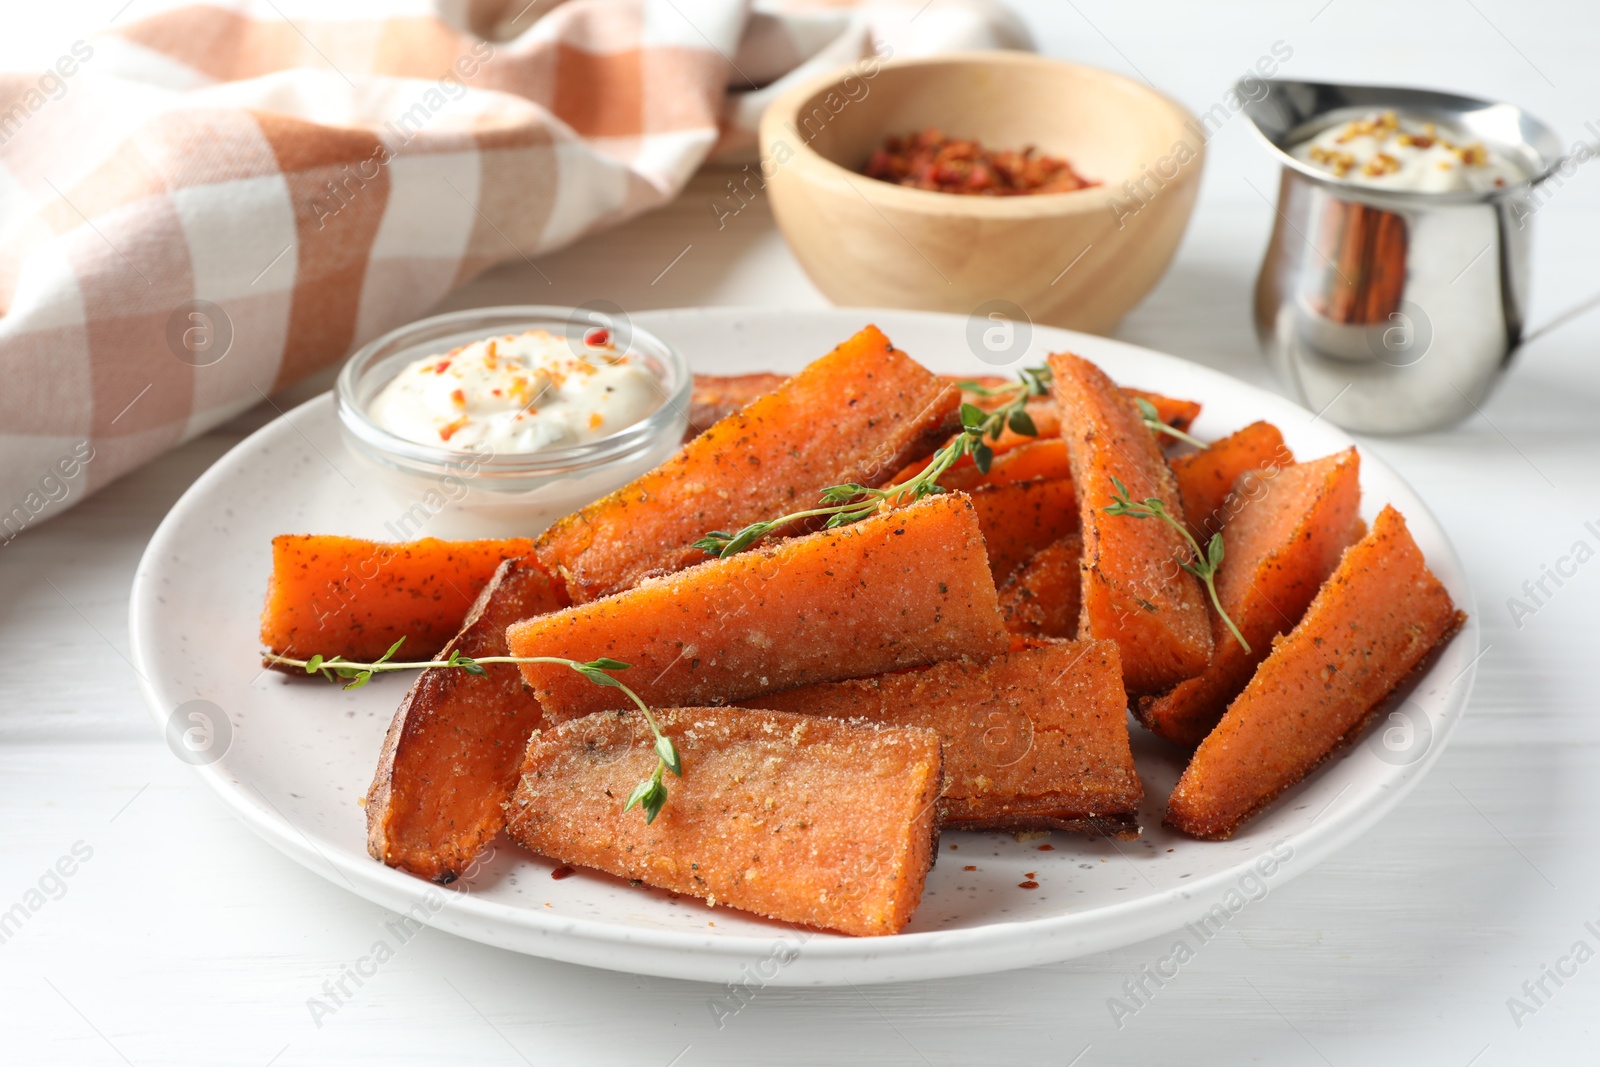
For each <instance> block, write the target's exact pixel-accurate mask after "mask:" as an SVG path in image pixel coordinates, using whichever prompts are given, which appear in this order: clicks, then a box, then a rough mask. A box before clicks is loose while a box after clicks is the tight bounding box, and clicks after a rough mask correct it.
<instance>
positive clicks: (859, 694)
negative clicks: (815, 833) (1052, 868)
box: [754, 641, 1144, 837]
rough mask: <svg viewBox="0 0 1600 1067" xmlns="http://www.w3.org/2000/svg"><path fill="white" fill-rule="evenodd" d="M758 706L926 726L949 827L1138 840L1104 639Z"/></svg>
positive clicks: (1123, 731)
mask: <svg viewBox="0 0 1600 1067" xmlns="http://www.w3.org/2000/svg"><path fill="white" fill-rule="evenodd" d="M754 703H755V705H756V706H758V707H763V708H774V709H776V710H779V711H794V712H800V713H803V714H807V715H827V716H831V717H833V718H836V719H849V720H855V719H866V720H867V721H869V722H874V723H879V724H881V725H886V726H920V727H925V728H927V729H930V730H933V731H934V732H936V733H937V734H938V735H939V740H940V741H941V742H942V743H943V745H944V773H945V784H944V791H943V795H942V799H941V803H942V804H943V806H944V819H943V824H944V825H945V826H948V827H952V828H960V829H973V830H977V829H1035V828H1047V829H1059V830H1082V831H1086V832H1091V833H1105V834H1112V835H1115V836H1118V837H1137V836H1138V823H1137V821H1136V817H1137V815H1138V812H1139V801H1140V800H1141V799H1143V796H1144V787H1143V785H1141V783H1140V781H1139V775H1138V772H1137V771H1135V770H1134V767H1133V753H1132V751H1131V750H1130V749H1129V746H1128V715H1127V709H1128V698H1127V695H1126V694H1125V693H1124V692H1123V689H1122V664H1121V662H1120V661H1119V660H1118V658H1117V646H1116V645H1114V644H1112V643H1111V642H1110V641H1082V642H1077V641H1052V642H1049V643H1047V644H1044V645H1043V646H1041V647H1037V648H1030V649H1027V650H1025V651H1021V652H1014V653H1010V654H1007V655H1003V656H996V657H995V658H994V659H991V660H989V661H987V662H984V663H976V662H973V661H971V660H947V661H946V662H944V663H935V664H934V665H933V666H931V667H920V668H918V669H916V670H911V671H901V672H899V673H896V674H883V675H879V676H877V677H875V678H857V679H854V680H852V681H847V682H828V683H824V684H822V685H808V686H804V687H802V688H800V689H791V690H789V691H787V692H783V693H774V694H772V695H771V696H765V697H759V698H757V699H756V701H755V702H754Z"/></svg>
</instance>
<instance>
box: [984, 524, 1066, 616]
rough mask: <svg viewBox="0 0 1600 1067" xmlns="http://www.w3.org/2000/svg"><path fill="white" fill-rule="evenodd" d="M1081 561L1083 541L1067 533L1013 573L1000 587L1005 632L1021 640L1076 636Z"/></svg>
mask: <svg viewBox="0 0 1600 1067" xmlns="http://www.w3.org/2000/svg"><path fill="white" fill-rule="evenodd" d="M1082 558H1083V538H1082V537H1081V536H1079V535H1078V534H1076V533H1070V534H1067V535H1066V536H1065V537H1063V538H1061V540H1059V541H1055V542H1053V543H1051V544H1048V545H1046V546H1045V547H1044V548H1041V549H1040V550H1039V551H1038V552H1036V553H1034V555H1033V557H1032V558H1031V559H1029V560H1028V561H1027V562H1025V563H1023V564H1022V566H1020V567H1018V568H1017V569H1016V570H1015V571H1013V572H1012V574H1011V577H1009V578H1007V579H1006V580H1005V584H1004V585H1002V586H1001V587H1000V611H1001V613H1002V614H1003V615H1004V616H1005V620H1006V629H1007V630H1009V631H1010V632H1011V633H1014V634H1019V635H1021V636H1024V637H1056V638H1071V637H1075V636H1077V633H1078V609H1079V606H1080V604H1079V597H1080V595H1081V593H1082V591H1083V590H1082V584H1083V578H1082V576H1081V575H1080V574H1079V573H1078V562H1079V561H1080V560H1081V559H1082Z"/></svg>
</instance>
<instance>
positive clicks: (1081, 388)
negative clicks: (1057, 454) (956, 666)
mask: <svg viewBox="0 0 1600 1067" xmlns="http://www.w3.org/2000/svg"><path fill="white" fill-rule="evenodd" d="M1050 366H1051V368H1052V370H1054V372H1055V385H1054V390H1055V398H1056V403H1057V404H1058V405H1059V406H1060V408H1061V417H1062V434H1063V436H1064V437H1065V439H1066V442H1067V453H1068V456H1069V458H1070V459H1071V461H1072V480H1073V483H1074V484H1075V485H1076V486H1077V490H1078V514H1079V516H1080V525H1081V528H1082V534H1083V563H1082V576H1083V593H1082V598H1083V606H1082V612H1081V615H1080V617H1079V621H1078V636H1079V637H1085V638H1106V639H1109V640H1112V641H1115V642H1116V643H1117V647H1118V649H1119V650H1120V651H1121V653H1122V679H1123V682H1124V684H1125V685H1126V686H1127V688H1128V692H1129V693H1132V694H1136V695H1138V694H1145V693H1158V692H1161V691H1163V690H1166V689H1169V688H1171V687H1172V686H1173V685H1176V684H1177V683H1178V682H1181V681H1183V679H1185V678H1189V677H1192V676H1193V675H1195V674H1198V673H1200V671H1201V670H1203V669H1204V668H1205V665H1206V663H1207V662H1208V661H1209V660H1210V658H1211V621H1210V618H1209V616H1208V615H1207V612H1206V605H1205V600H1204V599H1203V594H1202V593H1201V589H1200V583H1199V581H1198V580H1197V579H1196V578H1195V577H1194V576H1193V575H1191V574H1189V573H1188V572H1186V571H1184V570H1182V569H1181V568H1180V567H1179V564H1180V562H1188V561H1189V560H1190V558H1191V557H1192V555H1193V553H1192V552H1191V551H1190V549H1189V546H1188V544H1187V542H1185V541H1184V540H1183V538H1182V537H1181V536H1179V534H1178V532H1177V531H1176V530H1174V529H1172V528H1171V527H1169V526H1168V525H1167V524H1166V523H1164V522H1161V521H1159V520H1157V519H1137V518H1132V517H1130V516H1126V515H1120V516H1119V515H1107V514H1106V512H1105V509H1106V508H1107V507H1108V506H1109V505H1111V504H1112V502H1113V501H1114V499H1115V486H1114V485H1113V482H1112V479H1113V478H1116V479H1120V480H1121V482H1122V483H1123V484H1124V485H1126V486H1127V489H1128V494H1129V496H1130V497H1131V498H1132V499H1133V500H1136V501H1137V500H1144V499H1146V498H1148V497H1159V498H1160V499H1161V500H1162V501H1163V502H1164V503H1165V505H1166V507H1167V510H1168V512H1169V513H1170V514H1172V515H1174V516H1180V515H1182V514H1183V512H1182V510H1181V508H1179V506H1178V493H1177V486H1176V484H1175V483H1174V481H1173V477H1172V469H1171V468H1170V467H1168V466H1167V461H1166V459H1165V458H1164V457H1163V456H1162V454H1161V449H1160V448H1159V447H1158V446H1157V444H1156V441H1155V438H1154V437H1153V436H1152V435H1151V433H1150V431H1149V430H1148V429H1146V428H1145V425H1144V420H1143V418H1142V417H1141V416H1140V414H1139V409H1138V408H1136V407H1135V406H1134V404H1133V401H1131V400H1130V399H1128V397H1127V395H1126V394H1125V393H1123V392H1121V391H1120V390H1118V389H1117V387H1116V386H1115V385H1114V384H1113V383H1112V381H1111V379H1110V378H1107V377H1106V375H1105V373H1104V372H1103V371H1101V370H1100V368H1098V367H1096V366H1095V365H1094V364H1093V363H1090V362H1089V361H1088V360H1085V359H1081V358H1079V357H1078V356H1074V355H1071V354H1069V353H1063V354H1060V355H1054V356H1051V357H1050Z"/></svg>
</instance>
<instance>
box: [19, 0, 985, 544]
mask: <svg viewBox="0 0 1600 1067" xmlns="http://www.w3.org/2000/svg"><path fill="white" fill-rule="evenodd" d="M935 4H936V6H937V7H939V8H940V9H944V8H950V7H957V8H959V7H962V6H964V5H965V6H969V7H971V10H970V11H969V12H968V15H967V21H966V23H965V24H964V25H967V26H972V25H976V26H983V25H985V24H986V23H987V22H991V21H993V18H992V17H991V16H990V15H989V14H987V13H986V11H987V9H986V8H984V7H983V6H982V5H981V3H980V0H935ZM972 5H977V6H972ZM755 7H756V8H757V10H756V11H754V12H752V10H751V4H750V2H749V0H567V2H564V3H563V2H561V0H532V2H531V3H527V4H526V6H524V0H383V2H377V0H366V2H357V0H271V2H269V0H257V2H250V0H235V2H233V3H212V4H199V5H197V4H193V3H171V2H169V3H168V4H167V6H166V7H165V8H163V4H162V0H139V2H138V5H137V7H136V8H134V9H133V10H132V11H130V12H129V14H128V15H127V16H126V17H125V18H126V19H127V20H129V21H126V24H123V23H118V24H117V25H116V26H115V27H114V28H113V29H111V30H109V31H106V32H104V33H101V34H99V35H97V36H94V37H91V38H89V39H88V40H85V41H79V42H76V43H74V44H73V45H71V47H70V48H69V49H67V50H64V51H63V53H62V55H61V57H60V59H59V60H58V61H57V62H56V63H55V64H54V65H53V66H52V67H51V68H50V69H48V70H47V71H44V72H42V73H41V72H28V73H25V74H5V75H0V309H3V317H0V544H3V543H4V542H6V541H9V540H10V538H11V537H13V536H15V535H16V534H17V533H19V532H20V531H21V530H23V529H26V528H28V527H30V526H33V525H36V524H37V523H38V522H40V521H41V520H42V519H43V518H45V517H47V516H48V515H50V514H53V513H55V512H59V511H60V510H62V509H64V508H66V507H69V506H71V505H72V504H74V503H76V502H77V501H78V500H80V499H82V498H83V497H84V496H86V495H87V494H88V493H90V492H93V491H94V490H95V489H97V488H99V487H100V486H102V485H105V484H106V483H107V482H109V481H111V480H112V479H114V478H116V477H118V476H120V475H121V474H123V473H124V472H126V471H128V470H129V469H131V468H133V467H135V466H137V465H138V464H140V463H143V462H144V461H146V460H148V459H150V458H152V457H154V456H156V455H158V454H159V453H161V452H162V451H164V450H165V449H167V448H170V447H172V446H173V445H175V444H178V443H179V442H181V441H184V440H186V439H188V438H189V437H192V436H194V435H196V434H199V433H202V432H204V431H205V430H206V429H208V428H210V427H212V426H214V425H216V424H217V423H219V422H221V421H223V420H224V419H227V418H229V417H231V416H232V415H234V414H236V413H238V412H240V411H242V410H244V409H246V408H248V407H251V406H252V405H254V404H256V403H258V402H260V401H261V400H262V399H263V398H264V397H266V396H267V395H269V394H271V393H272V392H273V391H274V390H276V389H279V388H281V387H283V386H285V385H287V384H289V383H291V382H293V381H295V380H297V379H299V378H302V377H304V376H305V375H307V374H309V373H311V372H313V371H316V370H318V369H320V368H322V367H325V366H327V365H329V364H330V363H332V362H334V361H336V360H338V359H340V358H341V357H343V356H345V355H346V354H348V353H349V352H350V351H351V350H352V349H353V348H355V347H357V346H358V345H360V344H361V343H363V342H365V341H367V340H369V339H371V338H372V337H374V336H376V335H377V334H379V333H382V332H383V331H385V330H388V329H391V328H393V327H394V326H396V325H399V324H401V323H403V322H405V321H407V320H408V319H411V318H414V317H416V316H417V315H418V314H419V313H420V312H421V311H422V310H423V309H426V308H428V307H430V306H432V305H433V304H434V303H435V302H436V301H438V300H439V299H440V298H441V297H443V296H444V295H445V294H446V293H448V292H449V291H450V290H451V289H452V288H454V287H455V286H458V285H460V284H461V283H462V282H464V281H466V280H467V279H469V278H471V277H473V276H474V275H476V274H477V273H479V272H480V271H482V270H484V269H485V268H487V267H489V266H491V265H493V264H495V263H498V262H500V261H502V260H505V259H508V258H511V257H517V256H521V257H532V256H536V255H538V254H539V253H542V252H547V251H550V250H552V249H555V248H558V247H560V246H562V245H565V244H568V243H570V242H572V241H574V240H576V239H577V238H579V237H581V236H582V235H583V234H585V233H588V232H591V231H593V230H595V229H597V228H600V227H603V226H608V225H611V224H614V223H616V222H618V221H620V220H623V219H626V218H628V217H630V216H632V215H636V214H638V213H639V212H642V211H645V210H647V209H649V208H652V207H655V206H658V205H660V204H662V203H664V202H665V201H666V200H668V199H670V198H671V197H672V196H674V195H675V194H676V193H677V192H678V191H679V190H680V189H681V188H682V187H683V184H684V183H685V182H686V181H687V180H688V178H689V176H690V175H691V174H692V173H693V171H694V170H695V168H696V167H698V166H699V165H700V163H701V162H702V161H703V160H704V159H705V158H706V156H707V155H708V153H710V152H711V150H712V149H713V147H714V146H715V145H717V144H718V142H719V140H720V141H721V142H722V143H723V144H724V145H733V146H737V147H748V145H749V144H750V143H751V139H750V130H751V129H752V128H753V125H754V122H755V120H756V119H757V117H758V116H759V109H760V105H761V104H762V103H763V102H764V99H765V98H766V97H768V96H770V95H772V94H773V93H774V92H776V91H780V90H781V89H782V88H783V86H784V84H785V83H786V82H788V81H789V80H790V79H791V78H793V77H799V76H809V74H810V73H811V72H812V71H814V70H819V69H824V68H827V67H831V66H835V65H842V64H844V63H848V62H851V61H854V60H856V59H859V58H861V57H863V56H864V55H866V54H868V53H869V52H871V51H872V50H874V49H875V48H877V47H879V46H880V43H879V42H877V41H875V40H874V32H875V29H877V28H878V27H877V25H876V24H875V21H874V20H875V19H876V20H877V22H878V23H881V22H882V21H883V20H884V19H885V17H886V16H885V15H884V10H885V9H886V8H892V9H893V12H892V15H891V16H887V17H889V18H891V20H892V19H893V18H898V19H899V20H901V22H902V23H909V22H910V20H911V19H912V18H913V15H912V14H908V12H913V13H915V12H918V10H919V8H920V5H919V4H912V3H911V0H906V2H905V3H904V4H899V5H882V4H879V5H871V12H872V14H870V15H869V14H868V9H867V8H852V7H847V6H846V5H841V4H837V3H826V2H812V3H803V2H802V3H788V4H772V3H758V4H756V5H755ZM446 12H448V14H446ZM135 16H139V17H137V18H135ZM921 17H924V18H925V17H926V16H921ZM935 21H936V20H930V21H929V22H924V23H923V25H924V26H928V25H933V24H935ZM923 37H924V39H923V41H922V42H921V46H922V47H923V48H924V49H925V48H926V47H928V46H929V44H930V42H929V41H927V40H926V37H927V35H926V34H924V35H923ZM932 43H934V44H937V43H938V42H932ZM975 43H976V44H982V43H985V42H984V40H983V39H982V37H981V35H980V37H979V38H978V39H977V40H974V39H973V38H972V36H971V35H970V34H968V35H967V36H961V35H953V36H952V39H951V40H950V41H949V45H950V46H971V45H973V44H975ZM758 85H759V86H761V88H760V89H756V88H755V86H758ZM730 87H732V89H733V91H731V92H730Z"/></svg>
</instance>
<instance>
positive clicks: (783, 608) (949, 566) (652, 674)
mask: <svg viewBox="0 0 1600 1067" xmlns="http://www.w3.org/2000/svg"><path fill="white" fill-rule="evenodd" d="M507 643H508V644H509V646H510V648H511V650H512V652H513V654H515V655H518V656H564V657H568V658H572V659H578V660H591V659H596V658H598V657H601V656H605V657H609V658H611V659H615V660H620V661H622V662H623V663H627V664H631V667H632V669H631V670H629V671H628V673H627V678H626V681H627V683H628V685H629V686H631V687H632V688H633V689H634V690H635V691H637V692H638V693H639V695H640V696H641V697H642V698H643V699H644V700H645V701H646V702H648V703H649V704H650V705H651V706H652V707H654V706H656V705H660V706H662V707H671V706H674V705H685V706H687V705H695V704H710V703H726V704H736V703H738V702H739V701H740V700H743V699H746V698H749V697H755V696H760V695H761V694H763V693H771V692H775V691H777V690H779V689H789V688H792V687H794V686H797V685H806V684H809V683H811V682H830V681H837V680H839V679H842V678H856V677H860V676H862V675H868V674H881V673H883V672H884V671H890V670H897V669H899V668H901V667H915V666H920V665H922V664H925V663H933V662H935V661H937V660H941V659H950V658H953V657H956V656H963V655H970V656H979V657H987V656H992V655H996V654H998V653H1000V652H1003V651H1005V649H1006V636H1005V631H1004V629H1003V628H1002V626H1001V623H1000V609H999V606H998V604H997V603H996V601H995V592H994V580H993V578H991V577H990V574H989V567H988V562H987V557H986V556H985V554H984V547H983V536H982V534H981V533H980V532H979V528H978V519H977V515H976V513H975V512H974V511H973V508H972V504H971V502H970V501H969V500H968V499H967V498H966V497H965V496H964V495H961V494H957V493H942V494H939V495H937V496H932V497H928V498H925V499H923V500H921V501H918V502H917V503H915V504H910V505H907V506H905V507H902V508H896V509H894V510H892V511H884V512H880V513H879V514H877V515H874V516H872V517H871V518H868V519H863V520H862V521H860V522H858V523H855V524H854V525H851V526H843V527H840V528H838V529H835V530H824V531H821V532H819V533H814V534H809V535H806V536H803V537H794V538H789V539H786V540H782V541H779V542H777V543H775V544H772V545H770V546H768V547H765V548H757V549H753V550H751V551H748V552H744V553H741V554H740V555H737V556H731V557H729V558H727V559H714V560H710V561H708V562H706V563H702V564H700V565H699V566H697V567H691V568H690V569H688V570H686V571H682V572H679V573H677V574H673V575H668V576H667V577H664V578H657V579H650V580H647V581H644V582H641V583H640V584H639V585H637V586H635V587H634V588H632V589H630V590H628V591H627V592H625V593H618V594H616V595H615V596H610V597H605V598H603V599H601V600H595V601H591V602H589V603H587V604H581V605H578V606H575V607H572V608H569V609H567V610H566V611H558V612H555V613H553V614H550V615H545V616H542V617H540V618H536V619H529V620H527V621H525V622H520V623H517V624H516V625H514V626H512V627H511V628H510V629H509V631H507ZM522 672H523V677H524V678H526V679H527V681H528V684H529V685H530V686H532V687H533V689H534V692H535V693H537V694H538V696H539V701H540V703H542V704H543V705H544V710H545V715H546V717H547V718H549V719H551V720H552V721H556V722H562V721H565V720H567V719H571V718H576V717H577V716H579V715H587V714H589V713H590V712H595V711H606V710H611V709H615V708H622V707H627V706H629V705H628V702H627V701H626V699H625V698H623V694H621V693H620V692H619V691H618V690H616V689H608V688H604V687H601V686H597V685H594V684H592V683H591V682H588V681H586V680H585V679H584V678H582V677H580V676H579V675H577V674H575V673H573V672H572V671H570V670H567V669H565V668H560V667H551V666H549V665H544V664H524V665H523V667H522Z"/></svg>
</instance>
